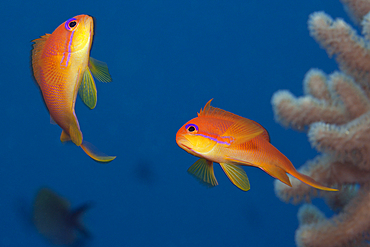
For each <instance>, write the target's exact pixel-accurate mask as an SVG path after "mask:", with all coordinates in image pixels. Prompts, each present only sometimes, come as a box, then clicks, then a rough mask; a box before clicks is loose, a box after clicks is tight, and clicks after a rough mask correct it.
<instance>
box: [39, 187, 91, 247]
mask: <svg viewBox="0 0 370 247" xmlns="http://www.w3.org/2000/svg"><path fill="white" fill-rule="evenodd" d="M90 207H91V203H85V204H83V205H81V206H80V207H78V208H76V209H74V210H71V208H70V202H69V201H67V200H66V199H64V198H62V197H60V196H59V195H57V194H56V193H55V192H54V191H52V190H50V189H48V188H42V189H40V190H39V192H38V193H37V196H36V198H35V201H34V204H33V223H34V224H35V226H36V228H37V230H38V232H39V233H40V234H42V235H43V236H44V237H45V238H47V239H48V240H49V241H50V242H51V243H53V244H56V245H71V244H73V243H76V242H77V240H78V238H79V236H80V237H82V238H83V239H86V238H89V237H90V233H89V232H88V230H87V229H86V228H85V227H84V225H83V223H82V221H81V217H82V215H83V214H84V213H85V212H86V210H87V209H89V208H90ZM77 233H79V234H77Z"/></svg>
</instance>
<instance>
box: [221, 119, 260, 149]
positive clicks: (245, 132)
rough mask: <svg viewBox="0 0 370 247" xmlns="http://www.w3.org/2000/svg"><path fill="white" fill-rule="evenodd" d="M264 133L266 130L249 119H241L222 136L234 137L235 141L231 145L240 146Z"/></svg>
mask: <svg viewBox="0 0 370 247" xmlns="http://www.w3.org/2000/svg"><path fill="white" fill-rule="evenodd" d="M264 131H265V129H263V128H262V127H261V126H259V125H257V124H255V123H254V122H253V121H251V120H249V119H240V120H238V121H236V122H235V123H234V124H232V125H231V126H230V127H229V128H228V129H227V130H226V132H225V133H224V134H223V135H222V136H223V137H229V136H230V137H233V138H234V141H233V142H232V143H231V145H239V144H242V143H245V142H247V141H249V140H251V139H253V138H254V137H256V136H258V135H260V134H262V133H263V132H264Z"/></svg>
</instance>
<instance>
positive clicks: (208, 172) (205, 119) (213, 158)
mask: <svg viewBox="0 0 370 247" xmlns="http://www.w3.org/2000/svg"><path fill="white" fill-rule="evenodd" d="M211 101H212V100H210V101H209V102H208V103H207V104H206V105H205V107H204V109H203V110H202V109H201V110H200V112H199V113H198V117H196V118H193V119H192V120H190V121H189V122H187V123H186V124H184V125H183V126H182V127H181V128H180V129H179V131H178V132H177V134H176V142H177V144H178V145H179V146H180V147H181V148H182V149H184V150H185V151H186V152H188V153H190V154H192V155H195V156H197V157H199V158H200V159H199V160H198V161H197V162H195V163H194V164H193V165H192V166H191V167H190V168H189V169H188V172H189V173H190V174H192V175H194V176H195V177H196V178H198V179H199V180H200V181H201V182H203V183H205V184H206V185H208V186H216V185H217V184H218V183H217V180H216V177H215V175H214V171H213V162H216V163H219V164H220V166H221V167H222V169H223V171H224V172H225V173H226V175H227V177H228V178H229V179H230V180H231V182H232V183H233V184H234V185H236V186H237V187H238V188H239V189H241V190H244V191H247V190H249V189H250V184H249V180H248V177H247V174H246V173H245V171H244V170H243V169H242V168H241V166H255V167H259V168H261V169H262V170H264V171H265V172H267V173H268V174H270V175H271V176H272V177H274V178H277V179H279V180H280V181H281V182H283V183H285V184H287V185H289V186H292V185H291V183H290V180H289V177H288V176H287V173H288V174H290V175H292V176H293V177H295V178H297V179H299V180H301V181H302V182H304V183H306V184H308V185H310V186H312V187H314V188H317V189H320V190H327V191H337V190H336V189H332V188H328V187H325V186H323V185H321V184H319V183H318V182H316V181H315V180H314V179H312V178H311V177H309V176H306V175H304V174H302V173H299V172H298V171H297V170H296V169H295V168H294V166H293V164H292V163H291V162H290V161H289V159H288V158H287V157H285V156H284V155H283V154H282V153H281V152H280V151H279V150H277V149H276V148H275V147H274V146H273V145H272V144H271V143H270V138H269V134H268V133H267V131H266V130H265V129H264V128H263V127H262V126H261V125H260V124H258V123H256V122H254V121H252V120H249V119H247V118H243V117H240V116H238V115H235V114H233V113H231V112H228V111H225V110H222V109H219V108H216V107H212V106H211Z"/></svg>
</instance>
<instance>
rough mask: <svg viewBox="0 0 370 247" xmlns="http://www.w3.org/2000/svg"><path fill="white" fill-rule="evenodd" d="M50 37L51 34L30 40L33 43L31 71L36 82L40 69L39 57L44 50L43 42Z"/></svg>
mask: <svg viewBox="0 0 370 247" xmlns="http://www.w3.org/2000/svg"><path fill="white" fill-rule="evenodd" d="M50 35H51V34H48V33H46V34H45V35H44V36H41V37H40V38H38V39H34V40H32V42H34V44H33V49H32V69H33V73H34V76H35V79H36V81H38V79H39V72H40V68H41V67H40V65H39V61H40V57H41V55H42V51H43V50H44V46H45V42H46V41H47V40H48V38H49V37H50Z"/></svg>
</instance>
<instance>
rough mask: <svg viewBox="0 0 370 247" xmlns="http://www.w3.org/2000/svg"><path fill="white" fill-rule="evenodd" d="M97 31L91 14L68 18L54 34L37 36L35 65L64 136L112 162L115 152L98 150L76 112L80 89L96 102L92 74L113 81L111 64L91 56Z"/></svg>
mask: <svg viewBox="0 0 370 247" xmlns="http://www.w3.org/2000/svg"><path fill="white" fill-rule="evenodd" d="M93 35H94V22H93V18H92V17H91V16H88V15H78V16H75V17H73V18H71V19H69V20H67V21H66V22H64V23H62V24H61V25H60V26H59V27H57V29H55V30H54V32H53V33H52V34H45V35H44V36H41V38H39V39H35V40H33V42H34V44H33V50H32V69H33V74H34V77H35V79H36V81H37V83H38V85H39V87H40V89H41V92H42V96H43V99H44V102H45V104H46V107H47V108H48V110H49V113H50V116H51V119H52V121H53V122H55V123H57V124H58V125H59V126H60V127H61V128H62V134H61V136H60V140H61V141H62V142H65V141H72V142H73V143H74V144H76V145H77V146H80V147H81V148H82V149H83V150H84V151H85V153H86V154H87V155H89V156H90V157H91V158H92V159H94V160H96V161H99V162H109V161H112V160H113V159H115V156H107V155H104V154H97V153H96V152H94V151H93V148H92V147H91V145H89V144H88V143H87V142H84V141H83V137H82V132H81V130H80V126H79V123H78V120H77V117H76V114H75V102H76V97H77V93H79V95H80V97H81V99H82V101H83V102H84V103H85V104H86V105H87V106H88V107H89V108H90V109H93V108H94V107H95V105H96V101H97V95H96V94H97V93H96V86H95V82H94V79H93V77H92V75H94V77H95V78H96V79H98V80H99V81H102V82H110V81H112V79H111V76H110V74H109V71H108V67H107V65H106V64H105V63H103V62H100V61H97V60H95V59H93V58H91V57H90V49H91V44H92V41H93Z"/></svg>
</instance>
